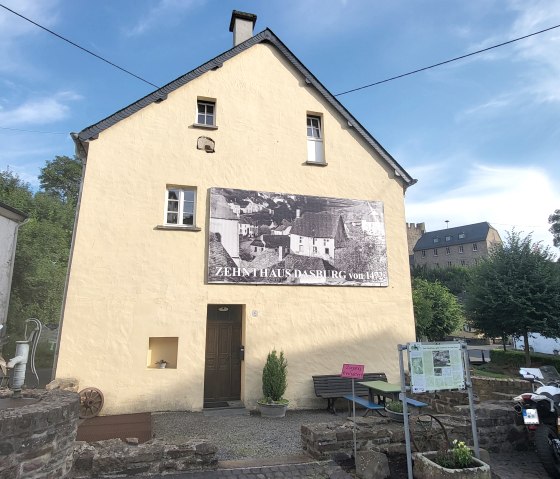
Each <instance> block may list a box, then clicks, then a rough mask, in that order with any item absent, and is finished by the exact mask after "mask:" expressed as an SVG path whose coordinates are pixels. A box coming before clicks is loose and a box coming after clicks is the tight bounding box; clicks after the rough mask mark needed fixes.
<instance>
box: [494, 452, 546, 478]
mask: <svg viewBox="0 0 560 479" xmlns="http://www.w3.org/2000/svg"><path fill="white" fill-rule="evenodd" d="M490 466H491V468H492V472H493V473H494V474H495V475H496V476H498V477H499V478H500V479H546V478H547V477H548V474H547V473H546V471H545V470H544V468H543V467H542V465H541V463H540V462H539V458H538V457H537V454H536V453H535V452H533V451H524V452H512V453H507V454H506V453H503V454H491V455H490Z"/></svg>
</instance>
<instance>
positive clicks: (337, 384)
mask: <svg viewBox="0 0 560 479" xmlns="http://www.w3.org/2000/svg"><path fill="white" fill-rule="evenodd" d="M360 381H387V376H386V375H385V373H364V378H363V379H360ZM313 387H314V388H315V395H316V396H317V397H320V398H323V399H326V400H327V411H330V412H332V413H333V414H336V409H335V402H336V400H337V399H342V398H344V397H345V396H351V395H352V380H351V379H349V378H341V377H340V375H338V374H325V375H321V376H313ZM368 395H369V390H368V388H367V387H365V386H362V385H361V384H358V380H355V383H354V396H356V397H360V396H366V397H367V396H368ZM365 401H367V400H365ZM367 402H368V403H369V401H367ZM372 404H373V403H372Z"/></svg>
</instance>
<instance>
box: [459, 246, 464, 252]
mask: <svg viewBox="0 0 560 479" xmlns="http://www.w3.org/2000/svg"><path fill="white" fill-rule="evenodd" d="M462 252H463V245H462V244H460V245H459V253H462Z"/></svg>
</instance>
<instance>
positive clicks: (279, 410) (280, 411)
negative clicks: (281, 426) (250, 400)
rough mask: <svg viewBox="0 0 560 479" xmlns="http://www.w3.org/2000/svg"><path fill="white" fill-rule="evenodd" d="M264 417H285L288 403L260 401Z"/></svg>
mask: <svg viewBox="0 0 560 479" xmlns="http://www.w3.org/2000/svg"><path fill="white" fill-rule="evenodd" d="M258 405H259V410H260V411H261V416H262V417H284V416H285V415H286V410H287V409H288V404H267V403H258Z"/></svg>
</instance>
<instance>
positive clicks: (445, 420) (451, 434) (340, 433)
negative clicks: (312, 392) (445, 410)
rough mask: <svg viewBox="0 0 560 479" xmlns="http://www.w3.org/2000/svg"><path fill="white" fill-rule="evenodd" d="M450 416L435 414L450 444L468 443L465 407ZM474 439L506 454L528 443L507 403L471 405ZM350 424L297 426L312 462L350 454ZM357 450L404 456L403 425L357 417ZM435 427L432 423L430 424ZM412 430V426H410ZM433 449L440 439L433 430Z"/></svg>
mask: <svg viewBox="0 0 560 479" xmlns="http://www.w3.org/2000/svg"><path fill="white" fill-rule="evenodd" d="M450 409H451V410H452V411H453V414H445V415H437V418H438V419H439V420H440V421H441V422H442V424H443V426H444V427H445V430H446V432H447V435H448V438H449V440H450V441H453V440H454V439H457V440H459V441H465V442H466V443H467V444H472V443H473V442H472V429H471V423H470V410H469V407H468V405H467V406H456V407H454V408H450ZM475 414H476V418H477V428H478V438H479V445H480V447H482V448H484V449H486V450H488V451H491V452H510V451H513V450H522V449H525V448H526V447H527V444H528V440H527V436H526V430H525V428H524V427H523V426H518V425H516V424H515V422H516V421H515V416H516V413H515V411H514V409H513V403H511V402H510V401H493V402H484V403H482V404H477V405H475ZM352 426H353V422H352V420H351V419H349V420H338V421H333V422H331V423H325V424H311V425H304V426H302V427H301V439H302V445H303V449H304V451H307V453H309V454H310V455H311V456H313V457H314V458H316V459H328V458H329V457H330V456H331V455H332V454H333V453H337V452H343V453H346V454H352V452H353V447H354V443H353V435H352ZM356 426H357V434H356V437H357V446H358V450H362V451H364V450H371V451H377V452H383V453H385V454H404V453H405V445H404V426H403V424H402V423H397V422H392V421H390V420H389V419H387V418H382V417H375V416H374V417H366V418H362V417H358V418H356ZM434 426H435V424H434ZM411 428H413V426H411ZM434 430H435V432H436V436H434V437H435V439H434V441H435V442H436V443H437V445H436V446H433V445H432V446H431V447H430V449H437V448H438V445H439V444H440V443H441V437H442V436H438V435H437V433H438V432H439V429H437V428H435V429H434Z"/></svg>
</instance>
